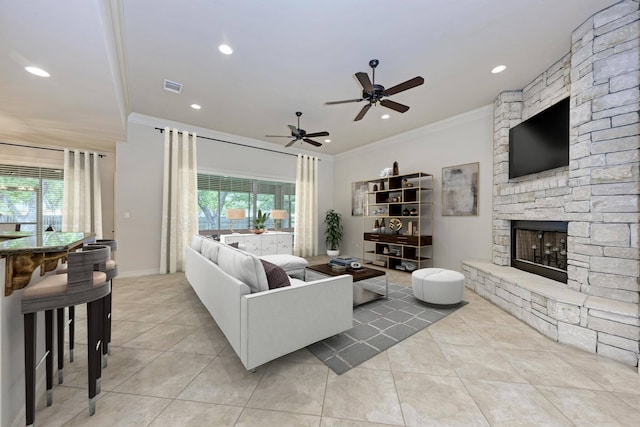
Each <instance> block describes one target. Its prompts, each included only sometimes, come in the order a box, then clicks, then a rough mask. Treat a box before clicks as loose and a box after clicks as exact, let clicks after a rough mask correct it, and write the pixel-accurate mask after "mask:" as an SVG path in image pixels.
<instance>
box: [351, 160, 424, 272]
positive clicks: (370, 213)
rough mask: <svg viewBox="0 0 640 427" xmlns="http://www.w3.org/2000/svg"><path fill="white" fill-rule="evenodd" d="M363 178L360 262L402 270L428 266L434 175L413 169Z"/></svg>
mask: <svg viewBox="0 0 640 427" xmlns="http://www.w3.org/2000/svg"><path fill="white" fill-rule="evenodd" d="M364 182H365V183H366V187H367V188H366V192H365V197H364V206H363V208H364V216H363V221H362V224H363V236H364V237H363V239H364V242H363V245H362V247H363V254H362V260H363V263H364V264H373V265H377V266H380V267H386V268H389V269H395V270H404V271H413V270H417V269H420V268H428V267H431V266H432V258H433V246H432V242H433V175H431V174H428V173H424V172H416V173H410V174H406V175H395V176H389V177H386V178H377V179H372V180H369V181H364Z"/></svg>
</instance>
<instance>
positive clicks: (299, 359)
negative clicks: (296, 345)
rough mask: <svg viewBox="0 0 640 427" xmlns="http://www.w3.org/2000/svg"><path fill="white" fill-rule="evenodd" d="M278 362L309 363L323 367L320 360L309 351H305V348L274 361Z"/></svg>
mask: <svg viewBox="0 0 640 427" xmlns="http://www.w3.org/2000/svg"><path fill="white" fill-rule="evenodd" d="M276 360H278V361H282V362H294V363H311V364H314V365H322V366H324V363H322V362H321V361H320V359H318V358H317V357H316V356H315V355H314V354H313V353H311V352H310V351H309V350H307V349H306V348H302V349H300V350H298V351H294V352H292V353H289V354H285V355H284V356H282V357H280V358H278V359H276Z"/></svg>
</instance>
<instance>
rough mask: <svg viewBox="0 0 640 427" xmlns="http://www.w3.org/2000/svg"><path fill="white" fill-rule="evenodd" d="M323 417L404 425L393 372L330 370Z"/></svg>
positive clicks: (358, 369)
mask: <svg viewBox="0 0 640 427" xmlns="http://www.w3.org/2000/svg"><path fill="white" fill-rule="evenodd" d="M322 416H326V417H332V418H346V419H350V420H361V421H373V422H377V423H386V424H395V425H403V424H404V421H403V418H402V410H401V409H400V402H399V401H398V395H397V393H396V389H395V383H394V381H393V376H392V374H391V372H389V371H380V370H375V369H363V368H353V369H351V370H349V371H347V372H346V373H344V374H342V375H336V374H334V373H333V371H330V372H329V380H328V381H327V391H326V393H325V400H324V409H323V411H322Z"/></svg>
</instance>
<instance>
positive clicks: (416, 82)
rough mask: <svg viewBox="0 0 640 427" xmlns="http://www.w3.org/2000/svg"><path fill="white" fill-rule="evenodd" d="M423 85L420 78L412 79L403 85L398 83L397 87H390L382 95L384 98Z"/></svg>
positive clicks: (422, 80)
mask: <svg viewBox="0 0 640 427" xmlns="http://www.w3.org/2000/svg"><path fill="white" fill-rule="evenodd" d="M423 83H424V79H423V78H422V77H414V78H412V79H411V80H407V81H406V82H404V83H400V84H398V85H395V86H392V87H390V88H389V89H385V91H384V94H385V95H386V96H391V95H394V94H396V93H398V92H402V91H404V90H407V89H411V88H412V87H416V86H420V85H421V84H423Z"/></svg>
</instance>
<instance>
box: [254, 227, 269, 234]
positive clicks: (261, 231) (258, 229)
mask: <svg viewBox="0 0 640 427" xmlns="http://www.w3.org/2000/svg"><path fill="white" fill-rule="evenodd" d="M265 231H267V229H266V228H254V229H253V230H251V232H252V233H253V234H262V233H264V232H265Z"/></svg>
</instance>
